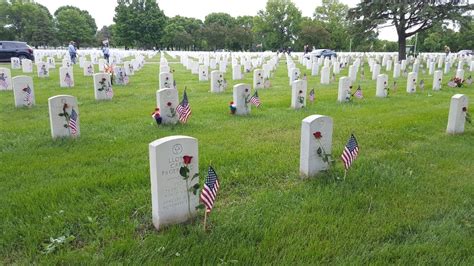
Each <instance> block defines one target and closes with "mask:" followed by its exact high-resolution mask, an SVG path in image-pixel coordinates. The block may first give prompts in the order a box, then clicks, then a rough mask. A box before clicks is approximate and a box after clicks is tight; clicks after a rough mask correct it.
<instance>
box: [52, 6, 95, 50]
mask: <svg viewBox="0 0 474 266" xmlns="http://www.w3.org/2000/svg"><path fill="white" fill-rule="evenodd" d="M54 15H55V16H56V26H57V38H58V40H59V42H60V43H61V44H63V45H66V44H67V43H68V42H69V41H75V42H76V43H78V45H79V44H80V45H94V44H95V34H96V32H97V26H96V24H95V20H94V18H92V16H91V15H90V14H89V12H87V11H85V10H80V9H79V8H77V7H73V6H62V7H60V8H58V9H57V10H56V12H54Z"/></svg>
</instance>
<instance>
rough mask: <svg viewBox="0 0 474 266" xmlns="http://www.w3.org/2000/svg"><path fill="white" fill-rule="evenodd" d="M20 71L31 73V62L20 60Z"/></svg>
mask: <svg viewBox="0 0 474 266" xmlns="http://www.w3.org/2000/svg"><path fill="white" fill-rule="evenodd" d="M21 69H22V70H23V73H33V61H31V60H30V59H21Z"/></svg>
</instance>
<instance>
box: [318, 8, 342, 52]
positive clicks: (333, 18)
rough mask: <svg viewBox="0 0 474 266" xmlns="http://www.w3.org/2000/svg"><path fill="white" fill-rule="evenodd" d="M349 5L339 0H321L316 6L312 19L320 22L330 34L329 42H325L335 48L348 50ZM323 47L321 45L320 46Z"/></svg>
mask: <svg viewBox="0 0 474 266" xmlns="http://www.w3.org/2000/svg"><path fill="white" fill-rule="evenodd" d="M348 10H349V7H348V6H347V5H345V4H342V3H340V2H339V0H323V1H322V5H321V6H318V7H316V9H315V11H314V19H315V20H316V21H318V22H320V23H322V25H320V26H323V27H324V29H325V30H326V31H327V32H329V34H330V38H331V40H330V43H327V44H325V45H326V46H330V47H331V48H332V49H336V50H348V48H349V42H350V40H349V36H350V35H349V34H348V27H349V22H348V21H347V19H346V17H347V12H348ZM320 48H323V46H320Z"/></svg>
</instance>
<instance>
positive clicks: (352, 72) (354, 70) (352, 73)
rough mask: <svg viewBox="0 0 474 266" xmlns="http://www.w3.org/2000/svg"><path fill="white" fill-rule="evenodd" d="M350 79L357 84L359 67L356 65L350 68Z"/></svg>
mask: <svg viewBox="0 0 474 266" xmlns="http://www.w3.org/2000/svg"><path fill="white" fill-rule="evenodd" d="M349 79H350V80H351V81H352V82H355V81H356V80H357V66H356V65H350V66H349Z"/></svg>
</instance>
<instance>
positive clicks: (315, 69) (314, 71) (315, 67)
mask: <svg viewBox="0 0 474 266" xmlns="http://www.w3.org/2000/svg"><path fill="white" fill-rule="evenodd" d="M318 74H319V64H318V62H317V61H314V62H313V64H312V66H311V76H317V75H318Z"/></svg>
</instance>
